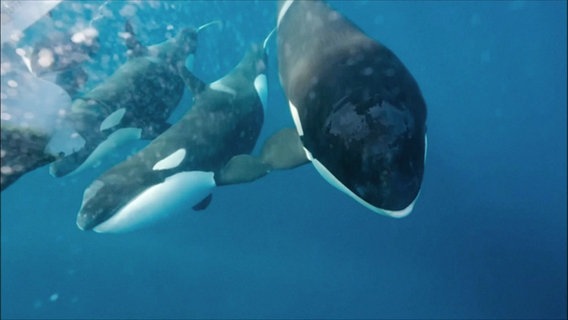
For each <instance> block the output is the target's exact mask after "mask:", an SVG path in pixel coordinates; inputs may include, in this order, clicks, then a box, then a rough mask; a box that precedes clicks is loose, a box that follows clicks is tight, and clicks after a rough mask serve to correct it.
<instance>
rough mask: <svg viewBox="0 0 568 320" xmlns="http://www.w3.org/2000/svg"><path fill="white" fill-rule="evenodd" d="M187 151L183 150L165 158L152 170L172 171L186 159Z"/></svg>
mask: <svg viewBox="0 0 568 320" xmlns="http://www.w3.org/2000/svg"><path fill="white" fill-rule="evenodd" d="M185 154H186V152H185V149H184V148H181V149H178V150H177V151H175V152H174V153H172V154H170V155H169V156H167V157H165V158H164V159H162V160H160V161H158V162H156V164H155V165H154V166H153V167H152V170H167V169H172V168H175V167H177V166H179V165H180V163H181V162H182V161H183V159H185Z"/></svg>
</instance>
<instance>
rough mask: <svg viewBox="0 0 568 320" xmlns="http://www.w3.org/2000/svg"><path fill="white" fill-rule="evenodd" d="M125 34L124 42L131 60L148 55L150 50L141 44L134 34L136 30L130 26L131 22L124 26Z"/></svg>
mask: <svg viewBox="0 0 568 320" xmlns="http://www.w3.org/2000/svg"><path fill="white" fill-rule="evenodd" d="M124 33H125V36H124V42H125V44H126V48H128V53H127V55H128V57H129V58H134V57H141V56H145V55H147V54H148V48H147V47H146V46H144V45H142V43H140V41H139V40H138V38H137V37H136V35H135V34H134V28H132V24H130V21H129V20H127V21H126V23H125V24H124Z"/></svg>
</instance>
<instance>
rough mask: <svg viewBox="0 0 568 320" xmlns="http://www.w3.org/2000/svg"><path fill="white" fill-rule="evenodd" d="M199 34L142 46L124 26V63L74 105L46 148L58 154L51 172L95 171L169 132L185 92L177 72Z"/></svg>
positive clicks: (185, 32) (191, 30)
mask: <svg viewBox="0 0 568 320" xmlns="http://www.w3.org/2000/svg"><path fill="white" fill-rule="evenodd" d="M208 25H209V24H208ZM200 29H201V28H199V29H196V28H183V29H181V30H180V31H179V33H178V34H177V35H176V36H175V37H173V38H171V39H169V40H167V41H164V42H162V43H160V44H156V45H153V46H149V47H145V46H143V45H142V44H140V42H139V41H138V40H137V38H136V37H135V35H134V32H133V28H132V26H131V25H130V23H129V22H127V23H126V25H125V31H126V32H125V35H124V37H125V40H126V46H127V47H128V56H129V59H128V61H127V62H126V63H124V64H123V65H122V66H121V67H120V68H119V69H118V70H116V71H115V72H114V74H112V75H111V76H110V77H109V78H108V79H106V80H105V81H104V82H102V83H100V84H99V85H98V86H96V87H95V88H94V89H92V90H91V91H89V92H87V93H86V94H85V95H83V96H81V97H80V98H78V99H76V100H74V102H73V104H72V106H71V110H70V112H69V113H68V114H67V115H66V120H67V124H68V125H67V127H66V128H64V129H62V130H59V132H58V135H57V136H56V137H54V138H53V139H52V141H51V142H50V145H49V148H50V152H52V153H58V154H60V155H61V156H60V158H59V159H58V160H56V161H55V162H53V163H52V164H51V167H50V173H51V174H52V175H53V176H55V177H61V176H65V175H67V174H71V173H77V172H80V171H81V170H83V169H85V168H89V167H93V166H96V164H97V163H98V162H99V161H100V160H101V158H102V157H103V156H105V155H107V154H108V153H109V152H111V151H112V150H116V148H117V147H119V146H120V145H122V144H124V143H126V142H129V141H133V140H137V139H153V138H155V137H157V136H158V135H159V134H160V133H162V132H164V131H165V130H166V129H167V128H169V127H170V124H169V123H168V122H167V119H168V117H169V116H170V115H171V113H172V112H173V110H174V109H175V108H176V107H177V105H178V103H179V102H180V100H181V98H182V96H183V93H184V87H185V85H184V81H183V79H182V77H181V76H180V74H179V69H180V68H182V67H183V66H184V65H185V62H186V59H188V56H190V55H192V54H194V53H195V51H196V47H197V35H198V32H199V30H200Z"/></svg>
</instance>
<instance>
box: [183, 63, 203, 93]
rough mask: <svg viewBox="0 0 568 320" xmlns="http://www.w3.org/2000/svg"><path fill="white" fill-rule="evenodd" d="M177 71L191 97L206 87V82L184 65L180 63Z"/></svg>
mask: <svg viewBox="0 0 568 320" xmlns="http://www.w3.org/2000/svg"><path fill="white" fill-rule="evenodd" d="M178 72H179V76H180V77H181V78H182V79H183V82H184V83H185V85H186V86H187V87H188V88H189V90H190V91H191V93H192V94H193V97H196V96H198V95H199V94H200V93H201V92H202V91H203V90H205V88H207V84H206V83H205V82H203V81H202V80H201V79H199V78H198V77H196V76H195V75H194V74H193V73H192V72H191V71H189V70H188V69H187V67H186V66H185V65H180V66H179V68H178Z"/></svg>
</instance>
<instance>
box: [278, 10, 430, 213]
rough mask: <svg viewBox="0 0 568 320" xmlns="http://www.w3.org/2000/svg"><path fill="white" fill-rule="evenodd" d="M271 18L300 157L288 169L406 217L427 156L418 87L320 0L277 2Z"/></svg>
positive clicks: (398, 64) (395, 61)
mask: <svg viewBox="0 0 568 320" xmlns="http://www.w3.org/2000/svg"><path fill="white" fill-rule="evenodd" d="M277 19H278V20H277V30H278V33H277V34H278V40H277V41H278V69H279V76H280V82H281V84H282V87H283V88H284V91H285V94H286V96H287V98H288V100H289V101H288V102H289V107H290V111H291V114H292V117H293V119H294V124H295V126H296V130H297V135H298V136H299V139H300V141H301V144H300V143H299V142H298V136H295V135H294V134H291V133H290V132H287V134H286V135H287V139H290V141H291V142H292V143H293V144H295V145H301V146H302V147H303V151H304V153H305V158H304V159H302V157H298V156H297V155H298V154H299V153H295V154H296V158H294V159H292V161H291V162H290V163H288V164H287V165H288V166H291V165H293V164H294V161H295V162H296V164H301V163H303V162H304V161H306V159H307V160H310V161H311V163H312V164H313V165H314V166H315V168H316V169H317V171H318V172H319V173H320V174H321V175H322V176H323V177H324V178H325V179H326V180H327V181H328V182H329V183H330V184H332V185H333V186H335V187H337V188H338V189H339V190H341V191H343V192H345V193H346V194H348V195H350V196H351V197H352V198H354V199H355V200H357V201H358V202H359V203H361V204H363V205H364V206H365V207H367V208H369V209H371V210H373V211H375V212H377V213H381V214H385V215H387V216H391V217H404V216H406V215H407V214H409V213H410V212H411V211H412V209H413V206H414V204H415V201H416V199H417V197H418V194H419V192H420V186H421V183H422V178H423V174H424V160H425V157H426V104H425V102H424V99H423V97H422V94H421V92H420V89H419V87H418V84H417V83H416V81H415V80H414V78H413V77H412V75H411V74H410V72H409V71H408V70H407V69H406V67H405V66H404V65H403V63H402V62H401V61H400V60H399V59H398V58H397V57H396V55H395V54H394V53H393V52H392V51H391V50H389V49H388V48H387V47H385V46H384V45H382V44H381V43H379V42H378V41H376V40H374V39H372V38H370V37H369V36H367V35H366V34H365V33H364V32H363V31H362V30H361V29H359V28H358V27H357V26H356V25H355V24H354V23H352V22H350V21H349V20H347V19H346V18H345V17H344V16H342V15H341V14H340V13H339V12H337V11H335V10H333V9H332V8H331V7H330V6H328V5H327V4H326V3H324V2H323V1H319V0H313V1H301V0H281V1H279V3H278V16H277ZM285 140H286V139H280V140H278V141H275V142H276V143H277V144H279V145H280V146H283V145H284V144H285V143H284V141H285ZM273 142H274V141H273ZM271 148H272V149H273V150H276V151H278V150H284V149H282V147H275V146H271ZM272 159H273V161H274V160H275V159H279V157H278V156H273V158H272Z"/></svg>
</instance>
